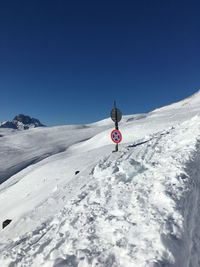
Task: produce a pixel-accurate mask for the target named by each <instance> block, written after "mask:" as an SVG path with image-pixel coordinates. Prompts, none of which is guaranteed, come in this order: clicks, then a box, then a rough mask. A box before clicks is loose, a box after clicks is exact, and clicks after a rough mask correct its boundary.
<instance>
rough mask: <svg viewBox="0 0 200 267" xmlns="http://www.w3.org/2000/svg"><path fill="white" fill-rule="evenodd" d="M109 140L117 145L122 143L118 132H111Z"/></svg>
mask: <svg viewBox="0 0 200 267" xmlns="http://www.w3.org/2000/svg"><path fill="white" fill-rule="evenodd" d="M111 139H112V141H113V142H114V143H116V144H119V143H120V142H121V141H122V134H121V132H120V131H119V130H116V129H115V130H113V131H112V132H111Z"/></svg>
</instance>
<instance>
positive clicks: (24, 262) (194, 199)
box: [0, 92, 200, 267]
mask: <svg viewBox="0 0 200 267" xmlns="http://www.w3.org/2000/svg"><path fill="white" fill-rule="evenodd" d="M119 126H120V130H121V132H122V135H123V141H122V143H121V144H120V145H119V152H117V153H112V150H113V149H114V145H113V144H112V142H111V138H110V132H111V130H112V129H113V128H114V125H113V122H112V121H111V119H105V120H102V121H99V122H96V123H93V124H88V125H71V126H70V125H68V126H59V127H50V128H48V127H45V128H34V129H30V130H29V131H11V130H9V129H0V181H1V185H0V203H1V207H0V219H1V222H2V223H3V222H4V221H5V220H8V219H9V220H12V221H11V223H10V224H9V225H8V226H7V227H5V228H4V229H2V230H1V232H0V266H3V267H11V266H12V267H15V266H16V267H22V266H23V267H25V266H26V267H28V266H30V267H40V266H44V267H64V266H65V267H69V266H71V267H96V266H98V267H158V266H165V267H172V266H173V267H199V266H200V215H199V214H200V183H199V182H200V174H199V173H200V150H199V145H200V143H199V140H200V138H199V137H200V92H197V93H196V94H194V95H193V96H191V97H189V98H186V99H185V100H183V101H180V102H178V103H175V104H172V105H169V106H166V107H163V108H160V109H157V110H154V111H152V112H150V113H147V114H136V115H129V116H124V117H123V119H122V121H121V122H120V124H119Z"/></svg>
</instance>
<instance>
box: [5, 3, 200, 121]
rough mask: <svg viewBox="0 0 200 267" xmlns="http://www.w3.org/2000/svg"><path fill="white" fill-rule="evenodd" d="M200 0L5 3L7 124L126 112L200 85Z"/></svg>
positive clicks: (144, 109) (160, 102) (95, 117)
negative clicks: (19, 118)
mask: <svg viewBox="0 0 200 267" xmlns="http://www.w3.org/2000/svg"><path fill="white" fill-rule="evenodd" d="M199 10H200V2H199V1H193V0H191V1H189V0H188V1H184V0H183V1H178V0H168V1H160V0H152V1H149V0H146V1H144V0H137V1H134V0H132V1H126V0H124V1H109V0H107V1H104V0H102V1H94V0H92V1H87V0H85V1H83V0H80V1H76V0H73V1H68V0H54V1H52V0H40V1H38V0H29V1H27V0H26V1H20V0H18V1H16V0H15V1H9V0H8V1H0V121H3V120H7V119H12V117H14V116H15V115H16V114H18V113H24V114H28V115H30V116H33V117H37V118H39V119H40V120H41V121H42V122H43V123H46V124H48V125H55V124H71V123H88V122H93V121H96V120H99V119H102V118H105V117H107V116H109V113H110V109H111V107H112V103H113V100H114V99H116V100H117V103H118V105H119V107H120V108H121V110H122V112H123V113H124V114H133V113H142V112H147V111H150V110H152V109H154V108H156V107H159V106H163V105H166V104H169V103H171V102H174V101H177V100H180V99H182V98H185V97H187V96H188V95H190V94H192V93H194V92H195V91H196V90H197V89H199V88H200V30H199V29H200V16H199Z"/></svg>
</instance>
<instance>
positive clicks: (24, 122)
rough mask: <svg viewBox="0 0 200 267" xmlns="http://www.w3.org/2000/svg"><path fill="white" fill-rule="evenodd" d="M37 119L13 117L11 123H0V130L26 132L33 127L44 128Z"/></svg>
mask: <svg viewBox="0 0 200 267" xmlns="http://www.w3.org/2000/svg"><path fill="white" fill-rule="evenodd" d="M44 126H45V125H44V124H42V123H41V122H40V121H39V120H38V119H35V118H31V117H30V116H27V115H24V114H19V115H17V116H15V117H14V119H13V120H12V121H5V122H1V123H0V128H11V129H18V130H28V129H30V128H35V127H44Z"/></svg>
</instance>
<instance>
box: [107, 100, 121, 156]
mask: <svg viewBox="0 0 200 267" xmlns="http://www.w3.org/2000/svg"><path fill="white" fill-rule="evenodd" d="M110 116H111V119H112V120H113V121H114V123H115V130H113V131H112V132H111V139H112V141H113V142H114V143H115V151H113V152H117V151H118V144H119V143H120V142H121V140H122V134H121V132H120V131H119V127H118V122H120V121H121V119H122V112H121V111H120V110H119V109H118V108H117V106H116V101H114V107H113V109H112V110H111V113H110Z"/></svg>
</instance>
